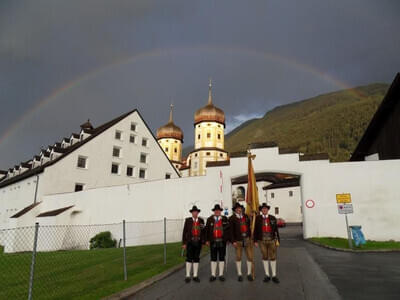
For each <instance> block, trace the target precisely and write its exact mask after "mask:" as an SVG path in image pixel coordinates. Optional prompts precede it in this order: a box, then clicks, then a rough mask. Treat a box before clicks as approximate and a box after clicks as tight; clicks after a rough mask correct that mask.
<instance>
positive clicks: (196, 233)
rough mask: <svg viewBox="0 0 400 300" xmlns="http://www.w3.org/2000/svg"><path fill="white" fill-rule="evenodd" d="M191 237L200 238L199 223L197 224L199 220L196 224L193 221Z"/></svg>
mask: <svg viewBox="0 0 400 300" xmlns="http://www.w3.org/2000/svg"><path fill="white" fill-rule="evenodd" d="M192 236H193V237H198V236H200V222H199V219H197V222H195V221H193V226H192Z"/></svg>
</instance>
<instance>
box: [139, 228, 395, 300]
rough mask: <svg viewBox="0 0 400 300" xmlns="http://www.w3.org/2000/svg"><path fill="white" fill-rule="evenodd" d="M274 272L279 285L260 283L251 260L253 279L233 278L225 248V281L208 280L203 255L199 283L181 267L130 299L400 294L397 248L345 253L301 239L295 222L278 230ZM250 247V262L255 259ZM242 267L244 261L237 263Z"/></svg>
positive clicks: (388, 296) (260, 271)
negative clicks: (189, 276)
mask: <svg viewBox="0 0 400 300" xmlns="http://www.w3.org/2000/svg"><path fill="white" fill-rule="evenodd" d="M281 239H282V241H281V247H279V253H278V264H277V269H278V271H277V273H278V277H279V278H280V280H281V283H280V284H274V283H272V282H269V283H263V282H262V279H263V275H264V272H263V268H262V265H261V264H257V265H256V277H257V278H256V280H255V281H254V282H248V281H247V280H244V281H243V282H238V281H237V277H236V269H235V265H234V261H233V249H232V248H231V247H230V248H231V249H230V251H229V264H228V273H227V274H226V279H227V280H226V281H225V282H220V281H215V282H212V283H210V282H209V281H208V278H209V276H210V266H209V256H206V257H204V258H203V259H202V261H201V264H200V269H199V277H200V279H201V282H200V283H195V282H190V283H189V284H186V283H185V282H184V281H183V280H184V276H185V271H184V270H181V271H179V272H177V273H174V274H172V275H171V276H169V277H167V278H165V279H164V280H162V281H159V282H157V283H155V284H154V285H152V286H150V287H149V288H147V289H145V290H143V291H141V292H140V293H138V294H136V295H135V296H134V297H132V299H190V300H196V299H207V300H208V299H240V300H245V299H256V298H260V296H261V295H265V296H261V299H267V298H268V299H274V300H277V299H318V300H319V299H327V300H329V299H349V300H350V299H351V300H354V299H355V300H357V299H400V253H382V254H375V253H363V254H357V253H345V252H338V251H332V250H328V249H324V248H321V247H318V246H314V245H311V244H309V243H307V242H304V241H303V240H302V233H301V227H300V226H288V227H286V228H284V229H282V230H281ZM260 261H261V258H260V254H259V250H258V249H256V262H260ZM243 270H244V271H245V264H244V263H243Z"/></svg>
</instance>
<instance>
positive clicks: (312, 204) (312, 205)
mask: <svg viewBox="0 0 400 300" xmlns="http://www.w3.org/2000/svg"><path fill="white" fill-rule="evenodd" d="M314 206H315V202H314V200H311V199H308V200H307V201H306V207H307V208H313V207H314Z"/></svg>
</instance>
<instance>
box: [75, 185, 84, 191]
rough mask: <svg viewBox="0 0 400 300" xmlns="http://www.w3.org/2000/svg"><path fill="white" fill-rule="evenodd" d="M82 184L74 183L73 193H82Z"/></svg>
mask: <svg viewBox="0 0 400 300" xmlns="http://www.w3.org/2000/svg"><path fill="white" fill-rule="evenodd" d="M83 186H84V184H82V183H75V192H80V191H83Z"/></svg>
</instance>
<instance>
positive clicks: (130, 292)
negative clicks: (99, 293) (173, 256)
mask: <svg viewBox="0 0 400 300" xmlns="http://www.w3.org/2000/svg"><path fill="white" fill-rule="evenodd" d="M184 266H185V263H181V264H179V265H177V266H175V267H172V268H171V269H168V270H166V271H164V272H162V273H160V274H157V275H155V276H153V277H151V278H149V279H146V280H144V281H142V282H140V283H138V284H135V285H134V286H132V287H130V288H127V289H125V290H122V291H120V292H118V293H116V294H113V295H111V296H108V297H105V298H104V299H107V300H119V299H127V298H128V297H132V296H134V295H135V294H137V293H138V292H140V291H141V290H143V289H145V288H147V287H149V286H150V285H152V284H154V283H156V282H157V281H160V280H162V279H164V278H166V277H168V276H170V275H172V274H173V273H175V272H177V271H179V270H181V269H183V268H184Z"/></svg>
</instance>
